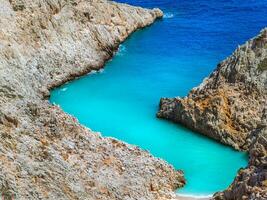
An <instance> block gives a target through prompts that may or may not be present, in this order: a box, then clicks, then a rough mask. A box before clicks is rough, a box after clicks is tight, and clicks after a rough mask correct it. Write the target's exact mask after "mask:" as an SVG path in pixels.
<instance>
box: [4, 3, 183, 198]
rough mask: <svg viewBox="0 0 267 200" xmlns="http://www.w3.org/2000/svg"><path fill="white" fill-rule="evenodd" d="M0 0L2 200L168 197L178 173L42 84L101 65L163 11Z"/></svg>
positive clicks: (179, 179)
mask: <svg viewBox="0 0 267 200" xmlns="http://www.w3.org/2000/svg"><path fill="white" fill-rule="evenodd" d="M0 5H1V6H0V105H1V106H0V137H1V140H0V166H1V167H0V196H1V195H2V196H3V197H5V199H12V198H15V199H57V200H60V199H94V200H95V199H103V200H104V199H108V200H110V199H160V198H166V199H168V198H169V197H171V196H173V195H174V193H173V190H174V189H176V188H177V187H181V186H183V185H184V178H183V174H182V172H180V171H176V170H175V169H174V168H173V167H172V166H170V165H168V164H167V163H165V162H164V161H162V160H160V159H157V158H154V157H152V156H151V155H150V154H149V153H147V152H145V151H142V150H140V149H139V148H137V147H135V146H131V145H128V144H125V143H123V142H120V141H118V140H115V139H111V138H103V137H102V136H101V135H100V134H98V133H95V132H93V131H91V130H89V129H87V128H85V127H83V126H81V125H80V124H79V122H78V121H77V120H76V119H75V118H73V117H72V116H69V115H68V114H66V113H64V112H63V111H62V110H61V109H60V108H59V107H57V106H54V105H51V104H50V103H49V102H48V100H47V97H48V96H49V89H50V88H52V87H54V86H57V85H59V84H62V83H64V82H66V81H68V80H71V79H73V78H75V77H77V76H80V75H83V74H86V73H88V72H90V71H91V70H95V69H100V68H102V67H103V64H104V63H105V61H106V60H107V59H109V58H111V56H113V53H114V51H116V49H117V48H118V45H119V44H120V43H121V42H122V41H123V40H125V39H126V37H127V36H128V35H129V34H131V33H132V32H133V31H135V30H137V29H139V28H143V27H145V26H148V25H150V24H151V23H153V22H154V20H155V19H156V18H159V17H162V12H161V11H160V10H158V9H154V10H148V9H142V8H139V7H132V6H128V5H126V4H119V3H114V2H111V1H105V0H0ZM152 184H153V187H151V185H152ZM154 185H156V186H157V187H154Z"/></svg>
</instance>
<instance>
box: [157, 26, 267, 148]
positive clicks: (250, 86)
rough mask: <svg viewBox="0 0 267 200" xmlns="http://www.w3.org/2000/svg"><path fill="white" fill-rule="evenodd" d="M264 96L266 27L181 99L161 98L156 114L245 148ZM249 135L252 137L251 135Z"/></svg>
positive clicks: (259, 119) (261, 112)
mask: <svg viewBox="0 0 267 200" xmlns="http://www.w3.org/2000/svg"><path fill="white" fill-rule="evenodd" d="M266 99H267V29H265V30H263V31H262V32H261V34H260V35H259V36H257V37H256V38H254V39H252V40H250V41H249V42H247V43H246V44H245V45H243V46H241V47H239V48H238V49H237V50H236V51H235V52H234V53H233V55H232V56H230V57H229V58H227V59H226V60H225V61H223V62H221V63H220V64H219V65H218V66H217V69H216V70H215V71H214V72H213V73H212V74H211V75H210V77H209V78H207V79H206V80H204V82H203V83H202V84H201V85H200V86H199V87H197V88H194V89H193V90H192V91H191V92H190V93H189V95H188V96H187V97H185V98H173V99H168V98H163V99H161V102H160V111H159V112H158V117H163V118H167V119H170V120H173V121H175V122H179V123H182V124H184V125H186V126H187V127H189V128H192V129H194V130H197V131H199V132H201V133H203V134H205V135H207V136H209V137H211V138H214V139H216V140H219V141H220V142H222V143H224V144H227V145H231V146H233V147H234V148H236V149H242V150H247V149H248V148H249V146H250V144H251V142H252V139H253V131H254V130H255V129H257V128H258V127H259V126H261V125H262V117H263V115H264V110H265V109H266ZM251 137H252V138H251Z"/></svg>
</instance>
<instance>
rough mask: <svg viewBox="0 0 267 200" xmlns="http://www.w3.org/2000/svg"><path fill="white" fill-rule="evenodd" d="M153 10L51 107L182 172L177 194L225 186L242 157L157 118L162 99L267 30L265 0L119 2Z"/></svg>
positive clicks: (56, 94) (57, 93) (181, 92)
mask: <svg viewBox="0 0 267 200" xmlns="http://www.w3.org/2000/svg"><path fill="white" fill-rule="evenodd" d="M118 1H119V2H126V3H129V4H132V5H137V6H143V7H147V8H153V7H159V8H161V9H162V10H163V11H164V12H165V16H164V18H163V19H162V20H158V21H157V22H156V23H155V24H153V25H152V26H150V27H148V28H145V29H143V30H139V31H137V32H136V33H134V34H133V35H132V36H131V37H130V38H129V39H128V40H126V41H125V42H124V43H123V44H122V45H121V46H120V49H119V51H118V53H117V55H116V56H115V57H114V58H113V59H112V60H111V61H110V62H108V63H107V64H106V67H105V70H104V71H101V72H100V73H94V74H90V75H87V76H84V77H82V78H80V79H78V80H75V81H73V82H71V83H68V84H65V85H63V86H61V87H59V88H57V89H55V90H54V91H52V94H51V102H52V103H56V104H59V105H60V106H61V107H62V108H63V109H64V110H65V111H66V112H68V113H70V114H72V115H74V116H76V117H77V118H78V119H79V121H80V122H81V123H82V124H84V125H86V126H88V127H90V128H91V129H92V130H94V131H99V132H101V133H102V134H103V135H104V136H110V137H115V138H118V139H120V140H123V141H125V142H128V143H130V144H135V145H138V146H140V147H141V148H143V149H146V150H148V151H150V152H151V153H152V154H153V155H154V156H157V157H160V158H162V159H164V160H166V161H167V162H169V163H171V164H172V165H173V166H175V168H176V169H182V170H184V172H185V177H186V179H187V185H186V186H185V187H184V188H183V189H181V190H178V191H177V192H178V193H180V194H187V195H209V194H212V193H213V192H215V191H218V190H222V189H224V188H226V187H227V186H228V185H229V184H230V183H231V182H232V180H233V178H234V177H235V174H236V172H237V170H238V169H239V168H240V167H244V166H246V164H247V156H246V154H244V153H240V152H236V151H234V150H232V149H231V148H229V147H226V146H223V145H221V144H219V143H217V142H215V141H213V140H210V139H208V138H206V137H203V136H201V135H200V134H197V133H194V132H192V131H190V130H188V129H186V128H184V127H182V126H180V125H176V124H173V123H171V122H168V121H165V120H161V119H157V118H156V112H157V110H158V104H159V100H160V98H161V97H175V96H185V95H186V94H187V93H188V92H189V90H190V89H191V88H193V87H195V86H197V85H198V84H200V83H201V82H202V80H203V78H204V77H206V76H208V75H209V74H210V73H211V72H212V70H213V69H214V68H215V67H216V64H217V63H218V62H219V61H220V60H222V59H224V58H225V57H227V56H228V55H230V54H231V53H232V52H233V50H234V49H235V48H236V47H237V45H238V44H242V43H244V42H245V41H246V40H248V39H249V38H251V37H253V36H255V35H257V34H258V33H259V31H260V30H261V29H262V28H263V27H264V26H265V25H267V0H118Z"/></svg>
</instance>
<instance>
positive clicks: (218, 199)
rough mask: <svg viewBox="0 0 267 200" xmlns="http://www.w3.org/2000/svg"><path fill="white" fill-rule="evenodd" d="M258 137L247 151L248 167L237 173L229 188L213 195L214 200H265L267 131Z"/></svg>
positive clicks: (263, 130)
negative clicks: (248, 157) (248, 156)
mask: <svg viewBox="0 0 267 200" xmlns="http://www.w3.org/2000/svg"><path fill="white" fill-rule="evenodd" d="M258 135H259V136H258V137H257V139H256V141H255V143H254V144H253V145H252V146H251V149H250V151H249V155H250V161H249V166H248V167H247V168H246V169H241V170H240V171H239V173H238V175H237V177H236V178H235V180H234V182H233V183H232V184H231V185H230V186H229V188H227V189H226V190H225V191H223V192H221V193H217V194H215V195H214V199H215V200H232V199H258V200H265V199H267V150H266V147H267V129H266V128H263V129H261V130H260V131H259V132H258Z"/></svg>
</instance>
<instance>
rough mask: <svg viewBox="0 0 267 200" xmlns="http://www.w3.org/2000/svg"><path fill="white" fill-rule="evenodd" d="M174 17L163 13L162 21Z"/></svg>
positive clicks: (171, 14)
mask: <svg viewBox="0 0 267 200" xmlns="http://www.w3.org/2000/svg"><path fill="white" fill-rule="evenodd" d="M174 16H175V15H174V14H173V13H165V14H164V15H163V18H164V19H171V18H173V17H174Z"/></svg>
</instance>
